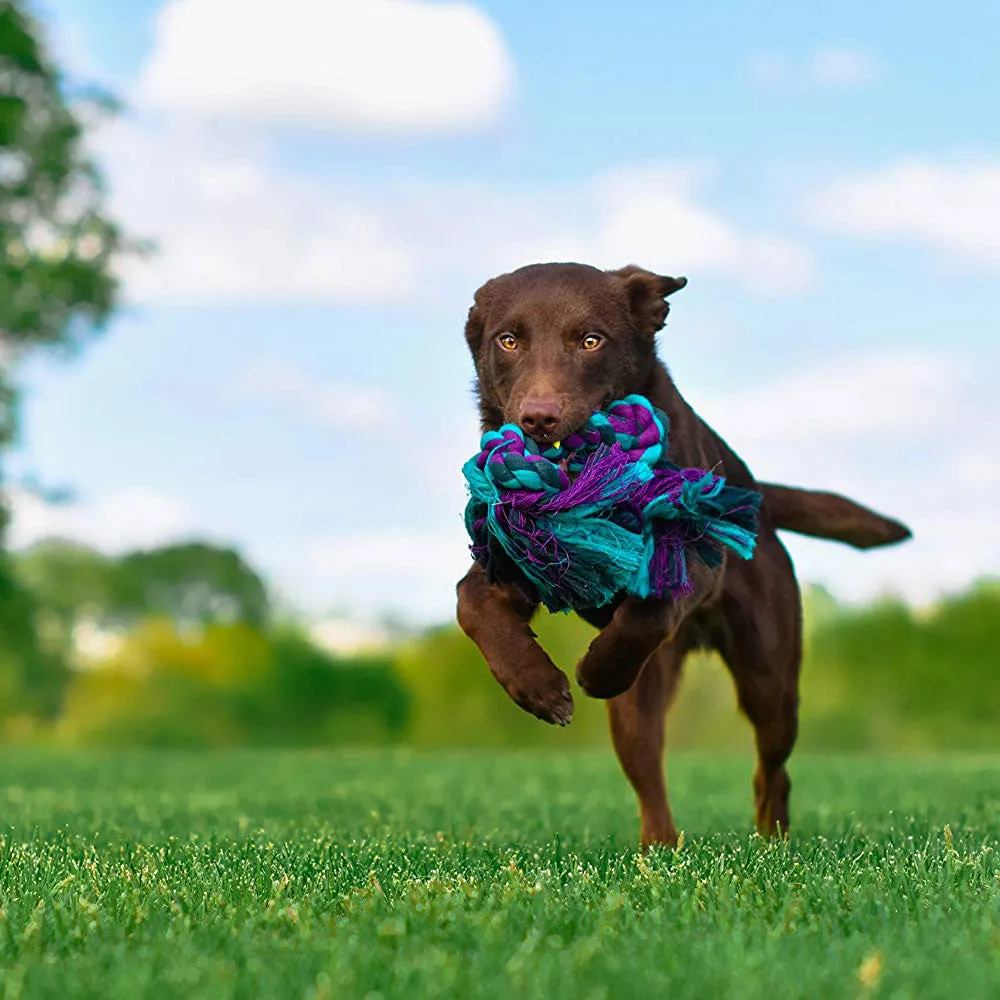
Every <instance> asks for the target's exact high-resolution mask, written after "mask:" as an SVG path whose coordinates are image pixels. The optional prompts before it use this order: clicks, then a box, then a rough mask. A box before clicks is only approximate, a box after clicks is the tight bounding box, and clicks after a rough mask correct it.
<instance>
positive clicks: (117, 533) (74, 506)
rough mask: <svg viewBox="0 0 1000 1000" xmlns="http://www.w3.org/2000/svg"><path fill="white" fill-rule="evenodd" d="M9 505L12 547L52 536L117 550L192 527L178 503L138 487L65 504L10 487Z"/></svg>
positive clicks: (167, 537) (156, 540) (153, 541)
mask: <svg viewBox="0 0 1000 1000" xmlns="http://www.w3.org/2000/svg"><path fill="white" fill-rule="evenodd" d="M11 508H12V514H13V518H12V521H11V528H10V543H11V545H12V547H13V548H23V547H25V546H27V545H31V544H32V543H34V542H37V541H40V540H41V539H43V538H50V537H53V536H58V537H61V538H71V539H73V540H75V541H79V542H82V543H84V544H86V545H91V546H93V547H95V548H97V549H100V550H101V551H102V552H123V551H126V550H128V549H133V548H140V547H144V546H146V547H148V546H156V545H163V544H166V543H167V542H171V541H175V540H177V539H178V538H179V537H182V536H185V535H188V534H190V533H191V531H192V529H193V527H194V524H193V521H192V519H191V517H190V515H189V513H188V511H187V510H186V509H185V508H184V505H183V504H181V503H179V502H178V501H177V500H174V499H173V498H171V497H166V496H161V495H160V494H158V493H153V492H150V491H148V490H142V489H132V490H123V491H120V492H117V493H109V494H107V495H106V496H103V497H97V498H95V499H93V500H91V501H87V502H83V503H70V504H49V503H46V502H45V501H44V500H42V499H40V498H38V497H37V496H34V495H33V494H31V493H26V492H23V491H16V492H14V493H13V495H12V496H11Z"/></svg>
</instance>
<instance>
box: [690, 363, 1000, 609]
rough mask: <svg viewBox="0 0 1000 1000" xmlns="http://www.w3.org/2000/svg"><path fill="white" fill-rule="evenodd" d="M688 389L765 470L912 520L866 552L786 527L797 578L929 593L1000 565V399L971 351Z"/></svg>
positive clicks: (858, 592) (838, 587)
mask: <svg viewBox="0 0 1000 1000" xmlns="http://www.w3.org/2000/svg"><path fill="white" fill-rule="evenodd" d="M689 396H690V398H691V401H692V403H693V404H694V405H695V406H696V408H697V410H698V412H699V413H700V414H701V416H703V417H704V418H705V419H706V420H707V421H708V423H709V424H710V425H712V426H713V427H715V428H716V429H717V430H718V431H719V432H720V433H721V434H722V435H723V437H724V438H726V440H727V441H728V442H729V443H730V444H731V445H732V447H733V448H734V449H735V450H736V451H737V452H738V453H739V454H740V455H741V456H742V457H743V458H744V459H745V460H746V461H747V462H748V464H749V465H750V467H751V468H752V469H753V471H754V473H755V474H756V475H757V476H758V477H759V478H760V479H762V480H764V481H770V482H781V483H789V484H792V485H803V486H807V487H810V488H815V489H827V490H832V491H834V492H837V493H842V494H844V495H846V496H850V497H852V498H854V499H856V500H859V501H860V502H862V503H865V504H868V505H870V506H872V507H874V508H875V509H877V510H881V511H883V512H885V513H886V514H888V515H890V516H893V517H897V518H899V519H901V520H902V521H904V522H905V523H906V524H908V525H909V526H910V527H911V528H912V529H913V532H914V538H913V540H911V541H909V542H907V543H905V544H903V545H901V546H898V547H893V548H889V549H884V550H874V551H871V552H865V553H859V552H856V551H854V550H852V549H850V548H847V547H845V546H842V545H837V544H834V543H830V542H821V541H815V540H811V539H805V538H802V537H799V536H795V535H790V534H786V535H784V536H783V537H784V540H785V542H786V544H787V545H788V547H789V549H790V551H791V552H792V554H793V556H794V558H795V561H796V567H797V570H798V573H799V577H800V579H802V580H811V581H817V582H821V583H824V584H826V585H827V586H829V587H830V589H831V590H832V591H833V592H834V593H836V594H838V595H839V596H841V597H843V598H846V599H851V600H867V599H870V598H872V597H875V596H878V595H879V594H881V593H885V592H891V593H896V594H901V595H903V596H905V597H907V598H909V599H910V600H914V601H918V602H924V601H929V600H931V599H933V598H934V597H935V596H936V595H938V594H940V593H941V592H942V591H945V590H948V589H957V588H961V587H963V586H965V585H967V584H968V582H969V581H970V580H971V579H973V578H975V577H977V576H982V575H988V574H991V573H992V574H995V573H996V571H997V567H998V566H1000V521H998V520H997V518H996V516H995V512H994V511H993V507H994V501H993V497H994V494H995V486H996V484H997V483H998V482H1000V465H998V463H997V460H996V448H995V444H994V442H995V441H996V440H997V437H998V436H1000V400H998V399H997V398H996V395H995V393H994V392H992V390H991V388H990V386H989V379H988V375H987V373H985V372H984V371H983V370H982V368H980V367H976V366H975V365H973V364H972V362H971V360H970V359H966V358H963V357H960V356H956V355H952V354H948V353H946V352H924V351H906V350H898V351H896V352H891V351H881V352H870V353H862V354H856V355H852V356H847V357H839V358H837V357H835V358H831V359H829V360H828V361H827V362H826V363H824V364H822V365H816V366H814V367H810V368H807V369H802V370H799V371H792V372H789V373H788V374H787V375H785V376H782V377H781V378H780V379H776V380H774V381H772V382H770V383H765V384H763V385H759V386H757V387H755V388H754V389H752V390H747V391H744V392H740V393H737V394H729V395H727V396H712V395H710V394H707V393H705V394H702V395H701V396H700V397H698V396H696V395H695V394H693V393H691V394H689Z"/></svg>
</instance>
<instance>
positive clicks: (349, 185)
mask: <svg viewBox="0 0 1000 1000" xmlns="http://www.w3.org/2000/svg"><path fill="white" fill-rule="evenodd" d="M97 151H98V153H99V155H100V156H101V158H102V162H104V163H105V164H106V167H107V170H108V172H109V175H110V179H111V182H112V190H113V192H114V199H115V203H114V207H115V210H116V211H117V213H118V214H119V215H120V216H121V217H122V218H123V219H124V220H125V221H126V222H127V224H128V226H129V228H130V229H131V230H132V231H134V232H136V233H139V234H142V235H144V236H146V237H148V238H150V239H152V240H154V241H155V242H156V243H157V245H158V247H157V252H156V253H155V254H154V255H153V256H152V257H151V258H149V259H147V260H139V261H133V262H130V263H129V264H128V265H127V267H126V269H125V272H124V277H125V279H126V282H127V288H128V294H129V296H130V297H131V298H132V299H133V300H139V301H145V302H150V301H151V302H169V303H182V304H214V303H220V302H259V301H266V300H276V299H279V300H299V301H303V300H309V301H321V302H354V303H377V304H386V303H400V302H409V303H414V302H417V303H419V302H426V301H428V300H430V299H431V298H433V297H434V296H443V297H446V298H447V299H448V300H449V301H451V298H452V297H454V295H455V294H456V293H457V294H461V295H462V296H463V297H464V296H466V295H467V294H468V293H469V291H470V289H471V288H473V287H475V286H477V285H478V284H479V283H480V282H481V281H483V280H484V279H485V278H486V277H488V276H490V275H491V274H495V273H497V272H499V271H504V270H509V269H511V268H514V267H518V266H520V265H522V264H526V263H532V262H535V261H543V260H580V261H585V262H590V263H594V264H597V265H599V266H606V267H621V266H622V265H623V264H625V263H630V262H635V263H641V264H644V265H645V266H647V267H651V268H654V269H659V270H662V271H664V272H668V273H669V272H671V271H674V272H677V273H687V274H692V273H694V274H698V273H700V274H715V275H720V276H723V277H726V278H729V279H733V280H735V281H737V282H738V283H739V284H741V285H743V286H744V287H745V288H747V289H748V290H749V291H752V292H754V293H756V294H764V295H780V294H787V293H792V292H796V291H800V290H802V289H804V288H806V287H808V286H809V284H810V282H811V280H812V276H813V265H812V260H811V258H810V256H809V254H808V253H807V251H806V250H805V249H804V248H803V247H801V246H800V245H799V244H797V243H794V242H792V241H791V240H788V239H786V238H784V237H782V236H779V235H775V234H773V233H768V232H754V231H744V230H743V229H741V228H739V227H738V226H736V225H734V224H733V223H732V222H730V221H729V220H727V219H726V218H725V217H724V216H722V215H721V214H720V213H719V212H717V211H715V210H713V209H712V208H710V207H709V206H708V205H707V203H706V198H705V191H704V189H705V187H706V181H707V179H708V178H707V175H706V172H705V171H704V170H698V169H694V168H691V167H689V166H678V165H675V164H665V165H660V166H651V167H645V168H642V169H634V170H618V171H614V172H612V173H609V174H607V175H604V176H600V177H597V178H594V179H592V180H591V181H588V182H583V183H581V184H579V185H577V186H575V187H570V188H567V187H563V188H559V189H556V190H553V189H547V188H542V187H538V188H534V189H531V190H528V191H523V192H519V193H515V192H511V191H508V190H505V189H502V188H497V187H493V186H490V185H473V184H467V183H461V182H433V183H432V182H422V181H417V180H410V181H408V182H406V183H405V184H402V185H400V184H395V185H393V186H391V187H383V188H381V189H380V190H375V189H373V187H372V186H371V185H365V184H364V183H363V182H359V181H358V180H353V181H351V182H346V181H342V180H339V179H338V178H336V177H329V176H328V177H317V176H315V175H301V174H297V173H293V172H291V171H289V170H287V169H282V168H279V167H277V166H276V165H274V164H273V162H272V160H271V158H270V155H269V153H268V151H267V150H266V149H264V148H261V147H260V146H257V145H254V144H250V143H247V142H245V141H244V142H240V143H238V144H237V143H235V140H233V139H232V138H231V137H230V138H229V139H225V140H224V139H222V138H220V137H219V136H216V135H213V134H211V133H207V132H205V131H204V130H202V129H198V128H186V129H181V128H176V127H170V128H167V129H159V128H154V127H148V126H147V127H136V126H135V125H131V124H125V123H119V124H118V125H116V126H113V127H112V128H110V129H109V130H108V131H107V132H106V133H105V134H104V135H103V136H102V137H100V138H99V140H98V148H97ZM136 162H141V163H143V164H144V168H143V169H142V170H136V169H135V163H136Z"/></svg>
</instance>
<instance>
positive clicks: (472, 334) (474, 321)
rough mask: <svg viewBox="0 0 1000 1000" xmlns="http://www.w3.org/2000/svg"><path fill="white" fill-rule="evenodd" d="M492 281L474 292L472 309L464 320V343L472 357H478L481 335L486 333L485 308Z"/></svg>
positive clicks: (481, 340)
mask: <svg viewBox="0 0 1000 1000" xmlns="http://www.w3.org/2000/svg"><path fill="white" fill-rule="evenodd" d="M492 285H493V280H492V279H491V280H490V281H487V282H486V284H485V285H483V286H482V287H481V288H480V289H478V290H477V291H476V294H475V296H474V297H473V300H472V308H471V309H470V310H469V315H468V317H467V318H466V320H465V342H466V343H467V344H468V345H469V350H470V351H471V352H472V357H473V358H474V359H475V358H478V357H479V348H480V347H481V346H482V343H483V334H484V333H485V331H486V308H487V300H488V299H489V296H490V293H491V291H492Z"/></svg>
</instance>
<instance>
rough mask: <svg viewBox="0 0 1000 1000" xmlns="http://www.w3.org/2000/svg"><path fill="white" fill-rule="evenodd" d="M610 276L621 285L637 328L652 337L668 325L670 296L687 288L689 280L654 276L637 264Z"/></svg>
mask: <svg viewBox="0 0 1000 1000" xmlns="http://www.w3.org/2000/svg"><path fill="white" fill-rule="evenodd" d="M610 273H611V274H613V275H615V277H617V278H618V279H619V280H620V281H621V283H622V288H623V290H624V292H625V298H626V300H627V302H628V304H629V309H630V310H631V311H632V317H633V319H634V320H635V325H636V327H637V328H638V329H639V330H641V331H642V332H643V333H646V334H648V335H649V336H650V337H652V336H653V335H654V334H655V333H656V332H657V331H659V330H662V329H663V324H664V323H666V321H667V313H669V312H670V304H669V303H668V302H667V301H666V300H667V296H668V295H673V293H674V292H679V291H680V290H681V289H682V288H683V287H684V286H685V285H686V284H687V278H670V277H667V276H666V275H662V274H653V272H652V271H647V270H646V269H645V268H642V267H637V266H636V265H635V264H629V266H628V267H623V268H621V269H619V270H617V271H611V272H610Z"/></svg>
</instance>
